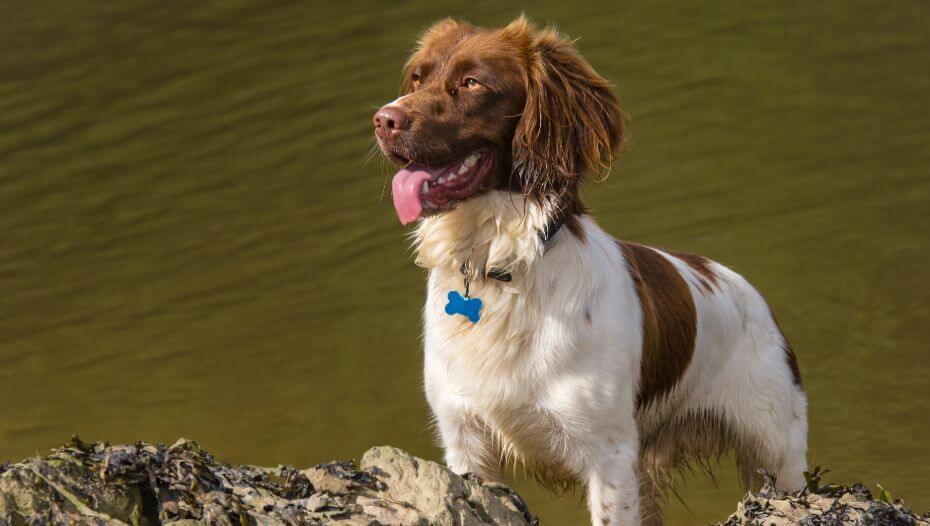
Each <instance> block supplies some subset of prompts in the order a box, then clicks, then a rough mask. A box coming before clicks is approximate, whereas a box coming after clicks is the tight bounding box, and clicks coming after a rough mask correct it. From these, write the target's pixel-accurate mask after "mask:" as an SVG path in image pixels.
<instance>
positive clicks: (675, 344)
mask: <svg viewBox="0 0 930 526" xmlns="http://www.w3.org/2000/svg"><path fill="white" fill-rule="evenodd" d="M618 244H619V245H620V250H621V251H622V252H623V257H624V259H625V260H626V263H627V268H628V270H629V272H630V274H631V275H632V277H633V283H634V285H635V286H636V294H637V296H639V303H640V305H641V307H642V315H643V321H642V323H643V358H642V370H641V372H640V381H639V395H638V396H637V400H636V407H637V409H643V408H645V407H647V406H648V405H649V404H650V403H651V402H653V401H654V400H657V399H660V398H661V397H662V396H664V395H665V394H667V393H668V392H669V391H670V390H671V389H672V388H673V387H675V384H677V383H678V381H679V380H680V379H681V377H682V376H683V375H684V373H685V370H686V369H687V368H688V365H689V364H690V363H691V357H692V355H693V354H694V341H695V337H696V336H697V313H696V312H695V308H694V298H692V297H691V290H690V289H689V288H688V284H687V283H686V282H685V280H684V279H683V278H682V277H681V275H680V274H679V273H678V271H677V270H676V269H675V266H674V265H672V264H671V263H670V262H669V261H668V260H667V259H665V257H664V256H662V255H661V254H659V252H658V251H656V250H655V249H652V248H649V247H645V246H642V245H637V244H635V243H626V242H623V241H620V242H618Z"/></svg>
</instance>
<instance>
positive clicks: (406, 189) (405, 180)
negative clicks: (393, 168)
mask: <svg viewBox="0 0 930 526" xmlns="http://www.w3.org/2000/svg"><path fill="white" fill-rule="evenodd" d="M441 171H442V168H438V169H430V168H426V167H424V166H417V165H415V164H411V165H409V166H406V167H404V168H402V169H401V170H400V171H399V172H397V175H395V176H394V180H393V181H391V195H392V196H393V197H394V209H395V210H397V217H398V218H399V219H400V223H401V224H402V225H406V224H407V223H412V222H413V221H416V220H417V218H418V217H420V213H422V212H423V205H422V204H421V203H420V191H421V190H422V189H423V181H428V180H431V179H433V178H435V177H438V176H439V173H440V172H441Z"/></svg>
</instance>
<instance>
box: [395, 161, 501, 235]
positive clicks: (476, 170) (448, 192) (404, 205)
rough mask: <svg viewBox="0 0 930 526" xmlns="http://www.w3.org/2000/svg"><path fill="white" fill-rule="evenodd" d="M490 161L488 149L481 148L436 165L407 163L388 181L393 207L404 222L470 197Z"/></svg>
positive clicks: (481, 180) (487, 170) (475, 190)
mask: <svg viewBox="0 0 930 526" xmlns="http://www.w3.org/2000/svg"><path fill="white" fill-rule="evenodd" d="M493 161H494V158H493V156H492V155H491V152H490V151H489V150H486V149H481V150H476V151H474V152H472V153H470V154H468V156H466V157H465V158H463V159H461V160H459V161H456V162H454V163H452V164H450V165H447V166H443V167H439V168H430V167H427V166H421V165H417V164H414V163H409V164H407V166H404V167H403V168H401V169H400V171H399V172H397V174H396V175H395V176H394V179H393V181H392V182H391V194H392V195H393V198H394V208H395V209H396V210H397V217H398V218H399V219H400V222H401V223H402V224H404V225H406V224H408V223H412V222H413V221H416V220H417V219H419V218H420V217H422V216H424V215H431V214H435V213H439V212H444V211H446V210H449V209H451V208H453V207H454V206H455V204H456V203H459V202H461V201H464V200H465V199H468V198H469V197H471V196H473V195H474V194H475V192H477V191H478V189H479V188H480V187H481V183H482V182H483V181H484V178H485V177H486V176H487V174H488V172H489V171H490V169H491V164H492V163H493Z"/></svg>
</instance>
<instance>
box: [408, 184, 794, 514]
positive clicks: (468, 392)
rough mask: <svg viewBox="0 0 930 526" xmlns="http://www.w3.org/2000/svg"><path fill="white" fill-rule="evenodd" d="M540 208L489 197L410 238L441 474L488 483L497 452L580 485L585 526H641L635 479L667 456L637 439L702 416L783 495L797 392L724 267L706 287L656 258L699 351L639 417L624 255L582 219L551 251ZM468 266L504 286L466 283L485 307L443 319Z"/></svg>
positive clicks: (790, 478)
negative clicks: (688, 306)
mask: <svg viewBox="0 0 930 526" xmlns="http://www.w3.org/2000/svg"><path fill="white" fill-rule="evenodd" d="M549 212H550V211H549V210H545V209H542V208H540V207H538V206H536V205H534V204H533V203H531V202H528V201H525V200H524V199H523V198H522V196H520V195H515V194H509V193H504V192H489V193H487V194H484V195H482V196H478V197H475V198H473V199H470V200H468V201H466V202H464V203H462V204H461V205H459V206H458V208H456V209H455V210H453V211H451V212H447V213H445V214H442V215H440V216H436V217H430V218H425V219H423V220H422V221H421V222H420V225H419V227H418V228H417V230H416V232H415V244H416V248H417V261H418V263H419V264H421V265H423V266H425V267H427V268H429V282H428V290H427V300H426V306H425V310H424V332H425V339H424V347H425V363H424V372H425V390H426V396H427V399H428V401H429V404H430V406H431V408H432V410H433V413H434V415H435V418H436V421H437V424H438V429H439V433H440V436H441V440H442V444H443V446H444V448H445V453H446V462H447V463H448V465H449V466H450V468H451V469H452V470H454V471H456V472H458V473H464V472H475V473H478V474H479V475H481V476H483V477H486V478H492V479H493V478H497V477H498V476H499V475H498V474H497V471H496V467H497V461H498V456H499V455H506V456H508V457H510V458H511V459H513V460H519V461H523V462H526V463H527V464H528V465H531V466H542V467H544V468H546V469H551V470H554V471H560V472H564V473H567V474H570V475H571V476H573V477H574V478H576V479H577V480H579V481H581V482H583V483H586V484H587V490H588V491H587V493H588V501H589V502H588V503H589V506H590V508H591V515H592V521H593V523H594V524H598V525H599V524H620V525H625V524H631V525H632V524H639V523H640V509H641V504H640V484H639V482H638V478H639V477H638V475H637V472H638V471H639V472H640V476H641V477H649V476H650V475H652V476H657V475H656V473H653V472H652V471H650V470H651V469H653V468H662V467H664V466H663V465H662V462H663V459H664V461H667V462H670V461H671V458H664V457H663V456H668V455H671V453H672V452H670V451H663V450H657V451H654V452H653V453H654V455H651V456H650V459H649V460H650V462H651V464H648V465H647V463H646V461H645V459H644V460H643V461H642V462H641V463H640V461H639V460H638V459H640V452H641V447H640V446H641V444H640V442H639V437H640V436H641V435H642V436H648V435H649V434H651V433H653V432H654V431H655V429H656V426H663V425H667V423H668V422H669V421H670V419H675V418H678V417H682V418H683V417H687V416H688V415H691V414H702V413H707V414H712V415H716V416H718V417H720V418H722V419H724V420H725V421H726V422H727V423H728V425H730V426H732V428H733V432H734V433H736V440H737V442H738V446H739V447H741V448H747V449H749V448H751V449H753V450H754V452H755V454H756V455H757V458H758V463H759V467H762V468H765V469H766V470H768V471H770V472H777V473H778V475H779V478H778V483H779V487H781V488H785V489H798V488H800V487H801V486H802V485H803V478H802V475H801V473H802V471H803V470H804V469H806V460H805V454H806V436H807V417H806V398H805V395H804V393H803V391H802V390H801V389H800V388H798V387H797V386H795V385H794V383H793V379H792V376H791V373H790V369H789V368H788V367H787V363H786V358H785V354H784V351H783V350H782V344H783V341H782V336H781V333H780V331H779V330H778V328H777V327H776V326H775V324H774V321H773V320H772V318H771V315H770V313H769V310H768V307H767V305H766V304H765V301H764V300H763V299H762V297H761V296H760V295H759V293H758V292H756V291H755V289H753V288H752V286H750V285H749V284H748V283H747V282H746V281H745V280H744V279H743V278H742V277H740V276H739V275H737V274H736V273H734V272H732V271H730V270H729V269H727V268H725V267H723V266H722V265H719V264H713V267H712V268H713V270H714V272H715V274H716V275H717V277H718V283H717V285H716V290H715V291H714V292H713V293H708V292H707V291H702V290H701V288H700V284H699V276H698V275H697V274H696V271H694V270H693V269H692V268H690V267H689V266H688V265H687V264H685V263H684V262H682V261H680V260H678V259H677V258H675V257H673V256H670V255H668V254H664V255H665V256H666V257H667V258H668V260H669V261H670V262H671V263H672V264H673V265H674V266H675V268H676V269H677V270H678V272H679V273H680V274H681V275H682V276H683V277H684V279H685V281H686V282H687V283H688V285H689V287H690V289H691V293H692V296H693V299H694V303H695V308H696V313H697V337H696V344H695V350H694V355H693V359H692V362H691V365H690V366H689V368H688V369H687V371H686V372H685V374H684V376H683V377H682V379H681V381H680V382H679V384H678V385H677V386H676V387H675V389H673V391H672V392H671V393H669V395H668V396H667V397H665V398H664V399H662V400H661V402H659V403H656V404H653V405H652V406H650V408H649V409H648V410H647V411H643V412H640V413H637V411H636V408H635V400H636V396H637V392H638V385H637V384H638V381H639V380H638V379H639V370H640V363H641V358H642V357H641V353H642V337H643V330H642V320H641V318H642V311H641V308H640V305H639V298H638V296H637V293H636V289H635V287H634V283H633V279H632V277H631V275H630V273H629V272H628V271H627V267H626V264H625V261H624V260H623V256H622V254H621V251H620V250H619V249H618V247H617V245H616V242H615V240H614V239H613V238H612V237H611V236H609V235H607V234H606V233H605V232H604V231H603V230H601V229H600V228H599V227H598V226H597V224H596V223H595V222H594V221H593V220H592V219H591V218H590V217H586V216H585V217H582V218H581V225H582V228H583V230H584V232H585V237H586V240H585V241H581V240H580V239H578V238H577V237H575V236H574V235H573V234H572V233H571V232H569V231H568V229H566V228H563V229H561V230H560V231H559V232H558V233H556V235H555V237H554V239H553V240H552V241H551V243H550V246H549V247H548V249H546V247H544V245H543V242H542V241H541V239H540V238H539V235H538V232H539V231H541V230H542V229H543V228H544V227H545V225H546V224H547V223H548V220H549V219H548V218H549ZM466 260H468V261H469V262H470V263H471V264H472V266H473V268H476V269H477V271H478V273H479V274H483V273H484V272H485V269H489V268H492V267H493V268H502V269H506V270H507V271H509V272H510V273H511V274H512V276H513V281H512V282H510V283H503V282H499V281H495V280H492V279H478V280H476V281H474V282H473V283H472V285H471V292H472V295H473V296H475V297H479V298H481V299H482V301H483V302H484V307H483V310H482V313H481V321H480V322H478V323H476V324H472V323H471V322H469V321H468V320H466V319H465V318H464V317H462V316H449V315H447V314H446V313H445V311H444V305H445V302H446V295H447V293H448V292H449V291H450V290H458V291H463V282H462V274H461V273H460V270H459V269H460V267H461V265H462V263H464V262H465V261H466ZM661 314H662V313H659V315H660V316H661ZM720 440H724V439H723V438H721V439H720ZM643 496H644V497H646V498H647V500H648V499H649V498H651V497H652V494H651V493H650V492H649V491H645V492H644V495H643ZM642 507H643V509H644V510H655V509H657V508H656V507H655V505H654V504H653V503H651V502H644V503H643V504H642ZM645 518H648V519H650V520H653V521H659V520H660V519H658V518H656V517H645Z"/></svg>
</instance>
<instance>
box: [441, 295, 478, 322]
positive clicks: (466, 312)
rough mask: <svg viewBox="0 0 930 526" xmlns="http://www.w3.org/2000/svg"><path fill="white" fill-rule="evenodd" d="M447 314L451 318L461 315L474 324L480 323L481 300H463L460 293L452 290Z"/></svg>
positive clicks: (447, 305) (447, 304)
mask: <svg viewBox="0 0 930 526" xmlns="http://www.w3.org/2000/svg"><path fill="white" fill-rule="evenodd" d="M446 314H448V315H449V316H454V315H456V314H461V315H462V316H465V317H466V318H468V319H469V320H470V321H471V322H472V323H478V320H480V319H481V299H480V298H463V297H462V295H461V294H459V293H458V291H456V290H450V291H449V303H446Z"/></svg>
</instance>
